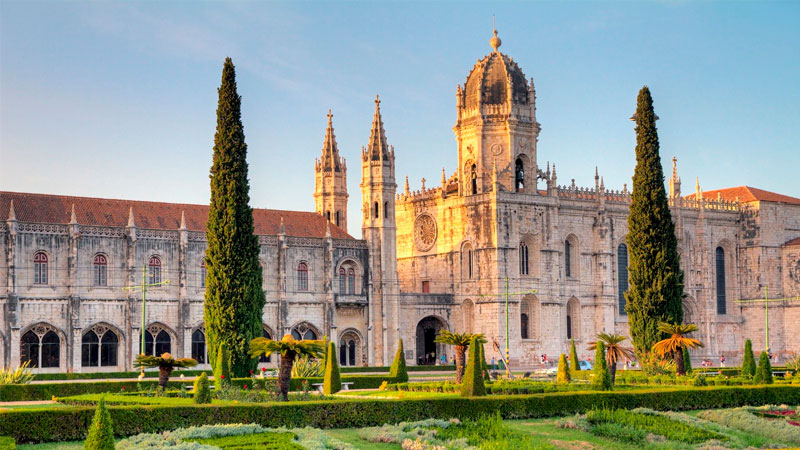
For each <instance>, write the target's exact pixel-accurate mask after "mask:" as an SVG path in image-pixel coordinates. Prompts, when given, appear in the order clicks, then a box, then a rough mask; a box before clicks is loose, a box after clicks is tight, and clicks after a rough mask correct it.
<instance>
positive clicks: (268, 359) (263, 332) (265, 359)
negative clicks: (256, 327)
mask: <svg viewBox="0 0 800 450" xmlns="http://www.w3.org/2000/svg"><path fill="white" fill-rule="evenodd" d="M261 337H265V338H267V339H272V335H270V334H269V331H267V330H265V329H262V330H261ZM258 362H260V363H268V362H272V355H269V356H264V355H263V354H262V355H261V357H260V358H258Z"/></svg>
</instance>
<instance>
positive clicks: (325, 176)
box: [314, 110, 348, 232]
mask: <svg viewBox="0 0 800 450" xmlns="http://www.w3.org/2000/svg"><path fill="white" fill-rule="evenodd" d="M314 174H315V177H314V180H315V186H314V205H315V208H316V211H317V213H319V214H322V215H323V216H324V217H325V218H326V219H328V221H329V222H331V223H333V224H334V225H336V226H337V227H339V228H341V229H342V230H344V231H345V232H347V197H348V195H347V166H346V165H345V161H344V158H342V157H341V156H339V148H338V147H337V145H336V136H335V135H334V134H333V114H331V110H328V128H327V129H326V130H325V141H324V142H323V143H322V158H321V159H316V160H315V161H314Z"/></svg>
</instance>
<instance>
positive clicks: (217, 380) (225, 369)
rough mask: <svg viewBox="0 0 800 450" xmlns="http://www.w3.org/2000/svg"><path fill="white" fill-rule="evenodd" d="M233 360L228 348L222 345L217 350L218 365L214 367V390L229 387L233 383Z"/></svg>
mask: <svg viewBox="0 0 800 450" xmlns="http://www.w3.org/2000/svg"><path fill="white" fill-rule="evenodd" d="M230 363H231V360H230V357H229V356H228V347H227V346H225V344H220V346H219V349H218V350H217V364H215V367H214V388H215V389H217V390H220V389H222V388H223V387H225V386H228V385H229V384H230V382H231V365H230Z"/></svg>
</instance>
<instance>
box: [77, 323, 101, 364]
mask: <svg viewBox="0 0 800 450" xmlns="http://www.w3.org/2000/svg"><path fill="white" fill-rule="evenodd" d="M99 362H100V338H98V337H97V333H95V332H94V331H91V330H89V332H87V333H86V334H84V335H83V338H81V366H83V367H97V366H98V365H99Z"/></svg>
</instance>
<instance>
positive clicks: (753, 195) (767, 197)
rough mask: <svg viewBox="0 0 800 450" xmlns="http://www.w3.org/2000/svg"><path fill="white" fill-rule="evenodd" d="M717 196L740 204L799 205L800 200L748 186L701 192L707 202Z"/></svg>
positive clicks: (692, 195)
mask: <svg viewBox="0 0 800 450" xmlns="http://www.w3.org/2000/svg"><path fill="white" fill-rule="evenodd" d="M695 196H696V194H690V195H687V196H686V197H685V198H689V199H694V198H695ZM717 196H720V197H722V199H723V200H725V201H729V202H732V201H735V200H736V199H737V198H738V199H739V201H740V202H742V203H749V202H774V203H787V204H790V205H800V198H797V197H789V196H788V195H783V194H777V193H775V192H770V191H765V190H763V189H758V188H754V187H750V186H738V187H732V188H726V189H716V190H713V191H705V192H703V198H707V199H709V200H716V199H717Z"/></svg>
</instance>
